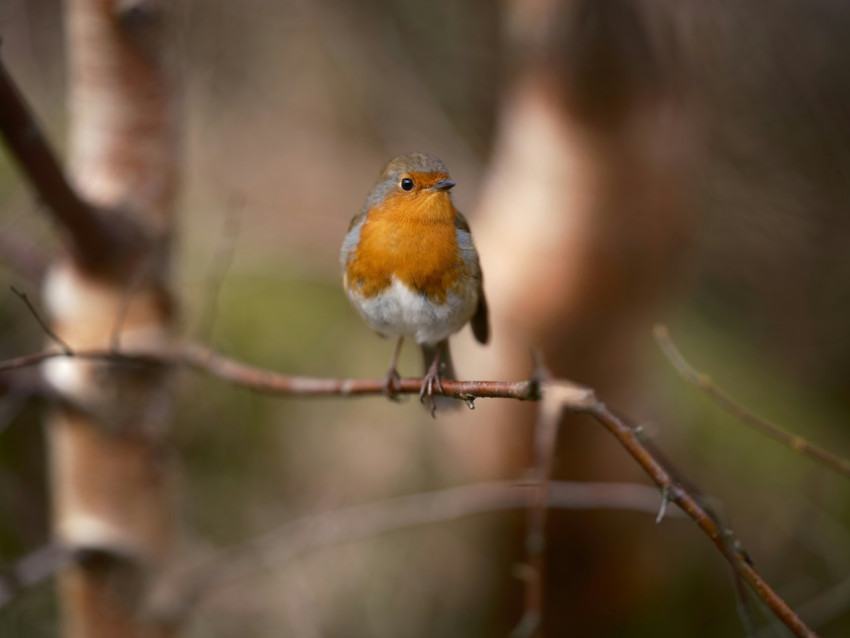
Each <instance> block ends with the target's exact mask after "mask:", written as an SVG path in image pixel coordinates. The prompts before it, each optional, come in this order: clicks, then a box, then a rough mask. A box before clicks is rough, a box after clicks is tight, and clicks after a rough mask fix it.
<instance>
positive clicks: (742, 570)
mask: <svg viewBox="0 0 850 638" xmlns="http://www.w3.org/2000/svg"><path fill="white" fill-rule="evenodd" d="M544 391H545V390H544ZM589 392H590V391H589ZM566 408H567V409H569V410H573V411H576V412H584V413H586V414H589V415H590V416H592V417H593V418H594V419H596V420H597V421H598V422H599V423H601V424H602V425H603V426H605V428H606V429H607V430H608V431H609V432H611V434H613V435H614V436H615V437H616V438H617V440H618V441H619V442H620V444H621V445H622V446H623V447H624V448H626V451H627V452H628V453H629V454H630V455H631V456H632V458H634V459H635V461H637V462H638V464H639V465H640V466H641V467H642V468H643V469H644V471H645V472H646V473H647V474H649V476H650V478H651V479H652V480H653V481H655V484H656V485H658V487H660V488H661V489H662V490H664V489H666V490H667V494H668V495H669V498H670V500H671V501H673V502H674V503H676V505H678V506H679V507H680V508H682V509H683V510H684V511H685V513H686V514H688V516H690V517H691V518H692V519H693V520H694V521H695V522H696V524H697V526H699V528H700V529H701V530H702V531H703V532H705V534H706V535H707V536H708V537H709V538H710V539H711V542H712V543H714V545H715V546H716V547H717V549H718V550H720V552H721V553H722V554H723V555H724V556H725V557H726V559H727V560H728V561H729V562H730V564H731V565H732V567H733V568H734V569H736V570H737V571H738V573H739V574H741V576H742V578H743V579H744V580H745V581H746V582H747V583H748V584H749V586H750V588H751V589H752V590H753V591H754V592H755V594H756V595H757V596H758V597H759V598H761V599H762V600H763V601H764V602H765V603H766V604H767V606H768V607H770V609H771V610H772V611H773V613H774V614H776V616H777V617H778V618H779V620H781V621H782V622H783V623H784V624H785V626H786V627H788V628H789V629H790V630H791V631H792V632H793V633H794V635H795V636H800V637H801V638H802V637H808V638H811V637H814V636H816V634H815V633H814V632H813V631H812V630H811V629H809V627H808V626H806V624H805V623H804V622H803V620H802V619H801V618H800V617H799V616H798V615H797V614H796V613H795V612H794V610H793V609H791V608H790V607H789V606H788V604H787V603H786V602H785V601H784V600H782V598H780V596H779V595H778V594H777V593H776V592H775V591H774V590H773V589H772V588H771V587H770V585H768V584H767V583H766V582H765V580H764V579H763V578H762V577H761V575H760V574H759V573H758V572H757V571H756V569H755V567H753V565H752V563H751V562H750V560H749V557H748V556H747V554H746V552H744V551H743V550H742V549H740V548H736V551H735V552H734V553H731V552H729V551H728V549H727V543H728V539H727V534H726V533H725V530H723V529H721V527H720V526H719V525H718V524H717V522H716V521H715V520H714V518H712V517H711V516H710V515H709V514H708V512H706V510H705V509H704V508H703V507H702V506H701V505H700V504H699V503H698V502H697V501H696V499H695V498H694V497H693V496H691V494H690V493H689V492H688V491H687V490H686V489H685V488H684V487H683V486H682V485H680V484H679V483H677V482H676V481H674V479H673V478H672V476H671V475H670V474H669V473H668V472H667V470H666V469H665V468H664V467H663V466H662V465H661V464H660V463H659V462H658V460H656V458H655V457H654V456H653V455H652V453H651V452H650V451H649V450H648V449H647V448H646V447H645V446H644V445H643V443H642V442H641V441H640V439H639V438H638V435H637V433H636V432H635V430H634V428H632V427H630V426H629V425H627V424H626V423H625V422H624V421H623V420H622V419H621V418H620V417H618V416H617V415H615V414H614V413H613V412H611V411H610V410H609V409H608V408H607V407H606V406H605V404H604V403H602V402H601V401H599V400H597V399H596V398H595V397H593V393H592V392H590V396H589V397H588V398H587V399H586V401H585V405H584V406H581V405H569V404H567V405H566Z"/></svg>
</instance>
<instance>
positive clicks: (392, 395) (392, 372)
mask: <svg viewBox="0 0 850 638" xmlns="http://www.w3.org/2000/svg"><path fill="white" fill-rule="evenodd" d="M400 385H401V377H400V376H399V375H398V370H396V369H395V366H393V367H392V368H390V369H389V370H387V376H386V378H385V379H384V383H383V385H382V386H381V390H382V391H383V393H384V396H385V397H387V398H388V399H389V400H390V401H396V402H398V401H401V399H399V397H398V395H397V394H396V388H397V387H399V388H400Z"/></svg>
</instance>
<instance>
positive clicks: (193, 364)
mask: <svg viewBox="0 0 850 638" xmlns="http://www.w3.org/2000/svg"><path fill="white" fill-rule="evenodd" d="M57 357H70V358H76V359H81V360H95V361H102V362H105V363H114V364H120V365H155V366H156V365H161V366H169V365H176V366H184V367H187V368H192V369H194V370H197V371H199V372H204V373H206V374H209V375H211V376H213V377H217V378H219V379H222V380H224V381H228V382H230V383H233V384H235V385H238V386H241V387H244V388H247V389H250V390H253V391H255V392H267V393H271V394H278V395H296V396H364V395H376V394H383V379H324V378H315V377H298V376H290V375H286V374H280V373H278V372H274V371H272V370H267V369H264V368H257V367H254V366H250V365H247V364H245V363H242V362H240V361H236V360H235V359H230V358H228V357H224V356H222V355H220V354H218V353H216V352H214V351H213V350H211V349H210V348H207V347H205V346H202V345H198V344H194V343H185V344H175V345H174V347H172V348H163V349H159V350H143V351H128V350H125V351H123V352H114V351H112V350H87V351H73V352H71V353H67V352H64V351H63V352H55V351H54V352H37V353H33V354H29V355H24V356H21V357H16V358H14V359H8V360H6V361H0V372H4V371H7V370H15V369H18V368H26V367H30V366H34V365H39V364H40V363H43V362H44V361H47V360H49V359H55V358H57ZM442 386H443V391H442V394H444V395H446V396H452V397H456V398H458V399H462V400H466V399H467V398H470V397H475V398H511V399H520V400H536V399H537V398H538V394H537V390H538V388H537V383H536V382H534V381H516V382H509V381H449V380H445V381H443V382H442ZM421 387H422V379H401V380H400V381H398V382H396V383H395V387H394V390H395V391H396V393H397V394H419V390H420V389H421ZM435 392H436V393H437V394H440V392H439V390H435Z"/></svg>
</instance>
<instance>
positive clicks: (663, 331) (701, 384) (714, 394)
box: [655, 325, 850, 478]
mask: <svg viewBox="0 0 850 638" xmlns="http://www.w3.org/2000/svg"><path fill="white" fill-rule="evenodd" d="M655 339H656V341H657V342H658V345H659V346H660V347H661V350H662V352H664V354H665V356H666V357H667V359H668V360H669V361H670V363H671V364H672V365H673V367H674V368H675V369H676V371H677V372H678V373H679V374H680V375H681V376H682V378H684V379H685V380H686V381H688V382H690V383H691V384H693V385H695V386H697V387H698V388H701V389H702V390H704V391H705V393H706V394H707V395H708V396H709V397H711V399H713V400H714V402H715V403H717V404H718V405H719V406H720V407H722V408H723V409H724V410H726V411H727V412H728V413H729V414H731V415H732V416H734V417H735V418H737V419H739V420H740V421H743V422H744V423H746V424H747V425H749V426H751V427H753V428H755V429H756V430H758V431H759V432H761V433H762V434H766V435H767V436H769V437H771V438H773V439H775V440H777V441H779V442H781V443H784V444H785V445H787V446H788V447H790V448H791V449H792V450H794V451H795V452H799V453H800V454H804V455H806V456H808V457H809V458H812V459H814V460H815V461H817V462H818V463H821V464H822V465H824V466H826V467H828V468H829V469H831V470H833V471H834V472H838V473H839V474H843V475H844V476H846V477H848V478H850V461H847V460H846V459H842V458H841V457H839V456H836V455H835V454H832V453H831V452H827V451H826V450H824V449H823V448H821V447H818V446H816V445H812V444H811V443H809V442H808V441H806V440H805V439H804V438H802V437H800V436H797V435H796V434H790V433H788V432H786V431H785V430H783V429H782V428H780V427H779V426H778V425H775V424H773V423H771V422H770V421H768V420H767V419H764V418H763V417H760V416H758V415H757V414H755V413H754V412H752V411H751V410H749V409H748V408H745V407H744V406H743V405H741V404H740V403H738V402H737V401H735V399H733V398H732V397H730V396H729V395H728V394H726V392H724V391H723V390H721V389H720V388H718V387H717V386H716V385H715V383H714V381H713V380H712V378H711V377H710V376H708V375H707V374H704V373H702V372H700V371H698V370H697V369H695V368H694V367H693V366H692V365H691V364H690V363H688V361H687V360H686V359H685V358H684V357H683V356H682V353H681V352H680V351H679V349H678V348H677V347H676V345H675V344H674V343H673V340H672V339H671V338H670V332H669V331H668V330H667V327H666V326H660V325H659V326H656V327H655Z"/></svg>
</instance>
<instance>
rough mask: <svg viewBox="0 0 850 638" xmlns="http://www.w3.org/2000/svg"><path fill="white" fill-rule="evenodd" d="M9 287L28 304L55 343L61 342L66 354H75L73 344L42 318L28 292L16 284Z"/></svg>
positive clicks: (31, 312)
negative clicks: (63, 338)
mask: <svg viewBox="0 0 850 638" xmlns="http://www.w3.org/2000/svg"><path fill="white" fill-rule="evenodd" d="M9 288H11V290H12V292H13V293H15V295H16V296H17V297H18V298H19V299H20V300H21V301H23V302H24V305H26V307H27V310H29V311H30V314H31V315H32V316H33V317H35V320H36V321H37V322H38V325H39V326H41V329H42V330H43V331H44V334H46V335H47V336H48V337H49V338H50V339H51V340H52V341H53V342H54V343H57V344H59V346H60V347H61V348H62V350H63V351H64V353H65V354H73V353H74V351H73V350H72V349H71V346H69V345H68V344H67V343H66V342H65V341H63V340H62V339H61V338H60V337H59V335H57V334H56V333H55V332H53V331H52V330H51V329H50V328H49V327H48V325H47V323H45V321H44V319H42V318H41V315H40V314H38V310H36V309H35V306H33V305H32V302H31V301H30V298H29V297H28V296H27V293H25V292H21V291H20V290H18V289H17V288H15V287H14V286H9Z"/></svg>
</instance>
